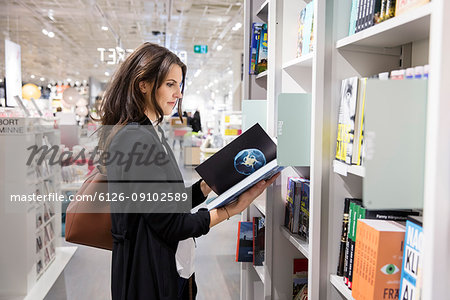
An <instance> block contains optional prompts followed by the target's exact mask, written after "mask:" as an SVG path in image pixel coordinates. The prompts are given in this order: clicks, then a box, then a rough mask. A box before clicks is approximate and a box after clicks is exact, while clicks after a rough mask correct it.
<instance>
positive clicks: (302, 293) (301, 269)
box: [292, 258, 308, 300]
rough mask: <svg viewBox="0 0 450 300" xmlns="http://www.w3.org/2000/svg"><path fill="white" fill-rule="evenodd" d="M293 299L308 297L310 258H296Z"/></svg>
mask: <svg viewBox="0 0 450 300" xmlns="http://www.w3.org/2000/svg"><path fill="white" fill-rule="evenodd" d="M292 284H293V287H292V299H294V300H307V299H308V260H307V259H305V258H297V259H294V271H293V274H292Z"/></svg>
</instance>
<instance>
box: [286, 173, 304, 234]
mask: <svg viewBox="0 0 450 300" xmlns="http://www.w3.org/2000/svg"><path fill="white" fill-rule="evenodd" d="M300 180H301V178H298V177H289V179H288V182H289V183H288V191H287V195H286V198H287V199H286V218H285V226H286V227H287V228H288V229H289V231H290V232H292V233H298V228H299V223H300V201H301V199H300V198H301V181H300ZM286 221H287V224H286Z"/></svg>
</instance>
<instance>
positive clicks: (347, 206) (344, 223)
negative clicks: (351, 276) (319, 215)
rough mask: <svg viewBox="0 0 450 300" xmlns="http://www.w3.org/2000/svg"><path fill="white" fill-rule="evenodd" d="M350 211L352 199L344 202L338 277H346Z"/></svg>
mask: <svg viewBox="0 0 450 300" xmlns="http://www.w3.org/2000/svg"><path fill="white" fill-rule="evenodd" d="M349 210H350V198H345V200H344V214H343V216H342V230H341V242H340V244H339V260H338V267H337V271H336V275H338V276H344V262H345V245H346V242H347V234H348V219H349V218H348V216H349Z"/></svg>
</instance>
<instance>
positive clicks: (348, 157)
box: [336, 77, 358, 165]
mask: <svg viewBox="0 0 450 300" xmlns="http://www.w3.org/2000/svg"><path fill="white" fill-rule="evenodd" d="M357 96H358V77H351V78H347V79H344V80H342V84H341V98H340V106H339V116H338V132H337V144H336V159H337V160H339V161H342V162H344V163H346V164H349V165H351V163H352V156H353V139H354V133H355V115H356V103H357V101H356V100H357V98H358V97H357Z"/></svg>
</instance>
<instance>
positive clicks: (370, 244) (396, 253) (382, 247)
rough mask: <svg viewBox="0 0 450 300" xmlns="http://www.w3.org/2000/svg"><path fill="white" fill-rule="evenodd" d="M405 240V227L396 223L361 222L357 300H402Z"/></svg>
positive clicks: (354, 284)
mask: <svg viewBox="0 0 450 300" xmlns="http://www.w3.org/2000/svg"><path fill="white" fill-rule="evenodd" d="M404 238H405V226H403V225H401V224H399V223H397V222H395V221H384V220H367V219H366V220H359V221H358V230H357V233H356V249H355V265H354V266H355V271H354V277H353V280H354V281H353V289H352V296H353V298H355V300H375V299H398V296H399V287H400V272H399V271H400V267H401V265H402V256H403V242H404Z"/></svg>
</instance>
